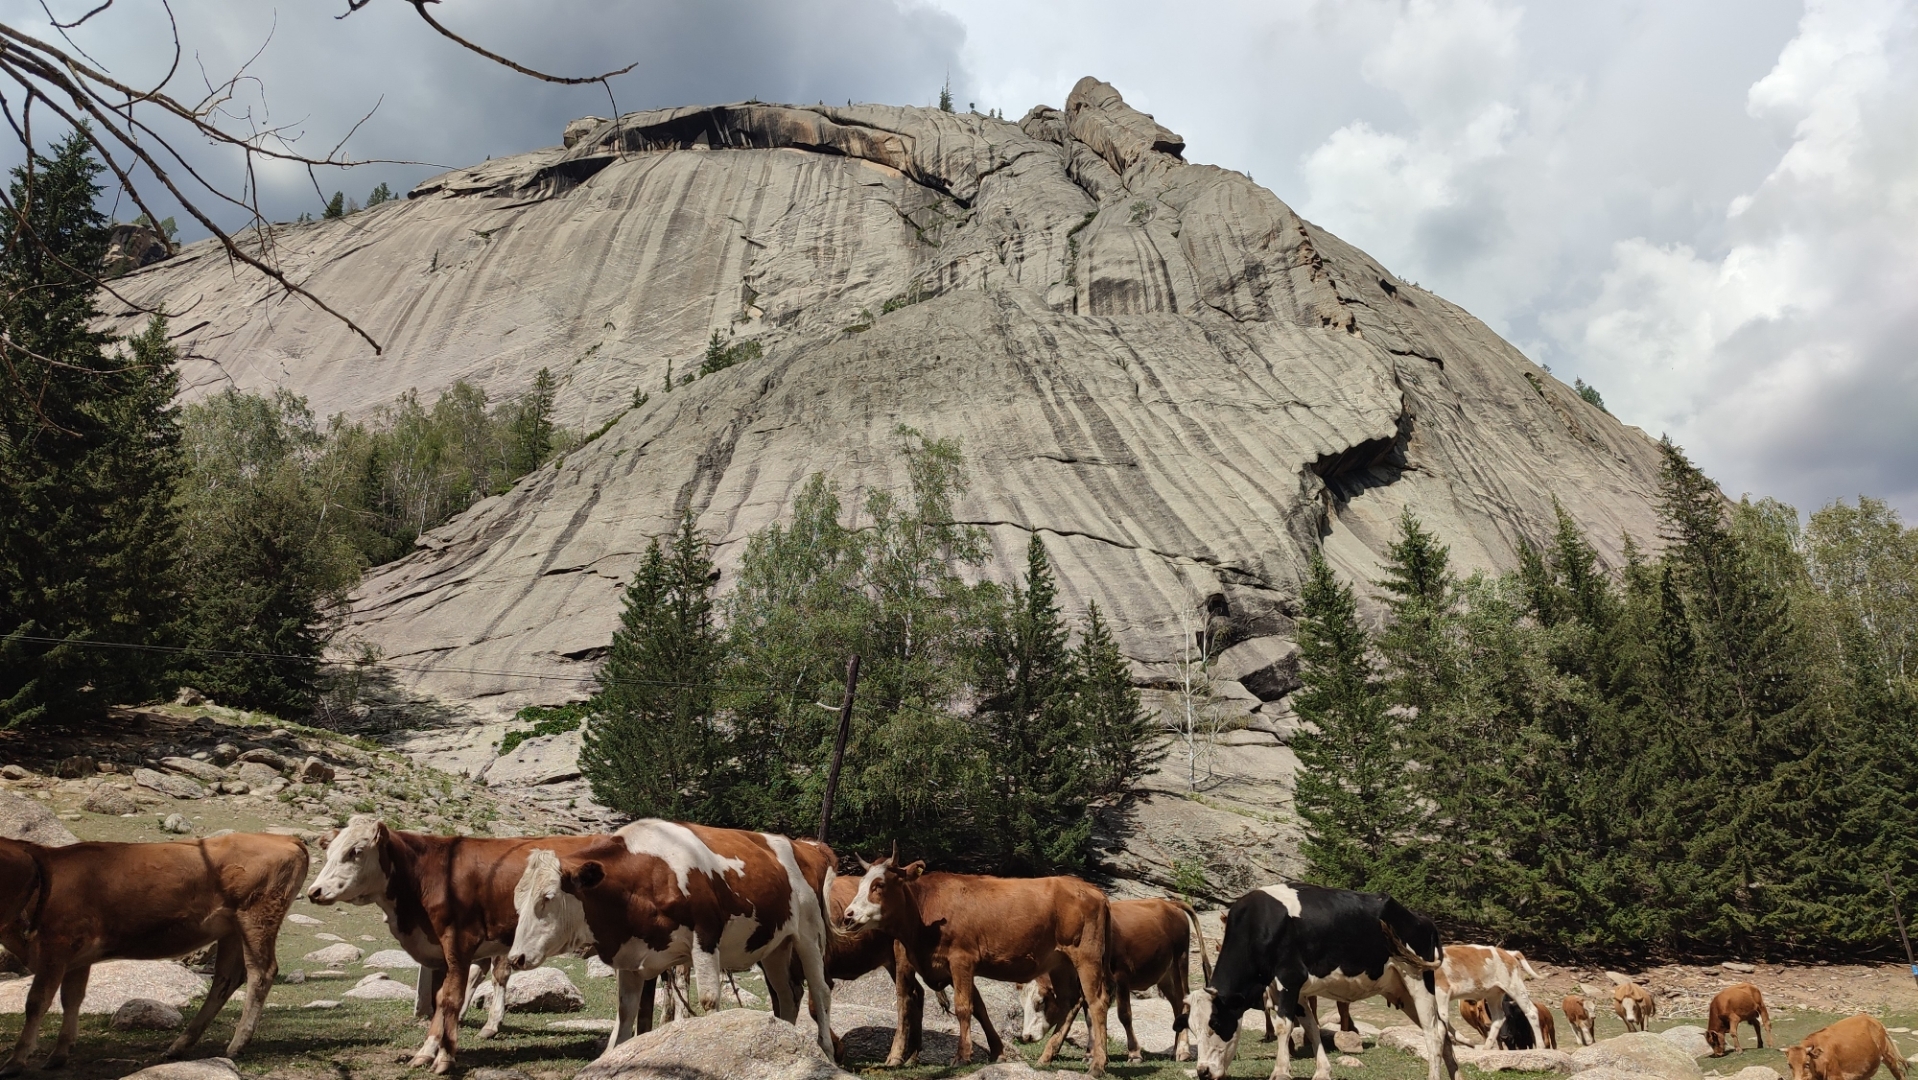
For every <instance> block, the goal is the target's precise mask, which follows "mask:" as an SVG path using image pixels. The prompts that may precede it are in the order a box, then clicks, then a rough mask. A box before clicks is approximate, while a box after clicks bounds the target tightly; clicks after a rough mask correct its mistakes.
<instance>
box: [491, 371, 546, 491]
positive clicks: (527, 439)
mask: <svg viewBox="0 0 1918 1080" xmlns="http://www.w3.org/2000/svg"><path fill="white" fill-rule="evenodd" d="M557 390H558V385H557V383H555V382H554V380H553V373H552V372H551V371H548V370H547V369H545V368H540V369H539V372H538V374H536V375H534V376H533V387H532V389H531V390H529V391H527V393H526V396H525V397H524V398H522V399H521V400H520V401H519V403H518V405H517V407H516V408H515V409H514V410H513V412H512V414H511V419H510V420H509V421H508V422H507V432H506V440H507V443H506V482H507V483H508V484H510V483H511V482H512V481H513V480H516V479H518V478H519V477H522V476H524V475H526V474H527V473H529V472H532V471H533V470H534V469H537V468H539V467H540V465H541V464H542V463H543V462H545V460H546V457H547V455H548V454H551V453H552V452H553V434H554V429H553V397H554V394H555V393H556V391H557ZM502 486H504V485H502Z"/></svg>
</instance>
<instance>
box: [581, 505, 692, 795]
mask: <svg viewBox="0 0 1918 1080" xmlns="http://www.w3.org/2000/svg"><path fill="white" fill-rule="evenodd" d="M713 583H714V572H713V564H712V560H711V558H710V557H709V556H708V554H707V544H706V540H705V538H704V537H702V536H700V535H699V533H698V531H697V530H696V529H695V528H694V524H693V514H692V511H691V510H690V509H688V510H687V511H686V512H685V513H684V514H683V515H682V516H681V517H680V521H679V528H678V529H677V530H676V532H675V533H674V535H673V537H672V538H671V540H670V546H667V547H662V546H661V545H660V543H659V540H658V539H657V538H655V539H654V540H653V541H652V542H651V543H650V544H648V545H647V548H646V554H645V555H644V557H642V558H641V560H640V565H639V569H638V570H637V571H636V572H635V573H634V575H633V580H632V583H631V584H629V585H628V586H627V587H626V604H625V609H624V610H623V611H622V612H621V613H620V628H619V630H618V631H617V632H616V633H615V634H614V635H613V643H612V649H611V651H610V653H609V654H608V655H607V658H606V663H605V666H603V667H602V668H601V669H600V673H599V692H598V693H597V694H596V695H594V697H593V699H592V702H591V713H592V717H593V719H592V721H591V722H590V724H589V725H588V727H587V730H586V734H585V736H584V743H583V745H582V748H581V751H580V771H581V772H582V773H584V774H585V776H586V779H587V780H588V782H590V783H591V785H592V788H593V797H594V798H596V799H598V800H599V801H600V802H603V803H605V804H606V805H607V806H610V807H613V808H614V809H617V810H619V811H621V812H622V813H626V814H631V815H634V816H636V817H641V816H650V817H665V818H673V819H695V820H696V819H701V818H704V817H706V816H708V814H709V808H708V805H707V797H708V795H709V791H708V789H707V787H706V780H707V777H708V775H709V773H710V772H711V770H712V768H713V766H714V765H715V763H716V759H717V752H718V750H719V748H720V745H721V741H720V734H719V732H718V730H717V725H716V723H715V717H714V712H715V705H716V702H717V698H718V685H719V677H720V671H721V665H722V663H723V662H724V660H725V644H724V640H723V639H722V637H721V636H720V632H719V630H718V628H717V627H716V626H715V625H714V621H713V595H712V594H713Z"/></svg>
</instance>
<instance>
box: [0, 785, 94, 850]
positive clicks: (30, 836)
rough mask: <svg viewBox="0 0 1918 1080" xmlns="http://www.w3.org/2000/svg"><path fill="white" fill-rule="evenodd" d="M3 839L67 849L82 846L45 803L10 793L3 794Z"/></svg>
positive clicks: (0, 803) (0, 795) (0, 819)
mask: <svg viewBox="0 0 1918 1080" xmlns="http://www.w3.org/2000/svg"><path fill="white" fill-rule="evenodd" d="M0 836H4V837H6V838H7V839H9V840H25V841H27V842H28V843H30V844H44V845H46V846H47V847H66V846H67V845H68V844H77V843H79V842H80V838H79V837H77V836H74V835H73V832H72V830H70V829H68V828H67V827H66V826H65V825H62V824H60V819H59V817H57V816H56V815H55V814H54V812H53V811H52V810H49V809H47V807H46V805H45V804H44V803H41V802H40V801H39V800H37V799H23V798H21V797H20V796H18V795H12V794H8V793H6V792H0Z"/></svg>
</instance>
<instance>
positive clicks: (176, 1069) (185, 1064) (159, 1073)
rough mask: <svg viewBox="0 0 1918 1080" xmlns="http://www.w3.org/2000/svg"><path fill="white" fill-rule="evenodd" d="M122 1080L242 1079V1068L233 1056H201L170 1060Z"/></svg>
mask: <svg viewBox="0 0 1918 1080" xmlns="http://www.w3.org/2000/svg"><path fill="white" fill-rule="evenodd" d="M121 1080H241V1077H240V1070H239V1069H237V1068H235V1067H234V1065H233V1060H232V1059H231V1058H223V1057H220V1058H201V1059H200V1060H198V1061H169V1062H167V1063H165V1064H163V1065H155V1066H153V1067H151V1068H147V1069H141V1070H140V1071H139V1072H136V1073H128V1074H127V1075H126V1076H124V1077H122V1078H121Z"/></svg>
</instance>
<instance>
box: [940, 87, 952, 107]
mask: <svg viewBox="0 0 1918 1080" xmlns="http://www.w3.org/2000/svg"><path fill="white" fill-rule="evenodd" d="M939 111H940V112H948V113H949V112H951V111H952V80H951V79H947V80H946V84H945V85H944V86H941V87H940V88H939Z"/></svg>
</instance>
